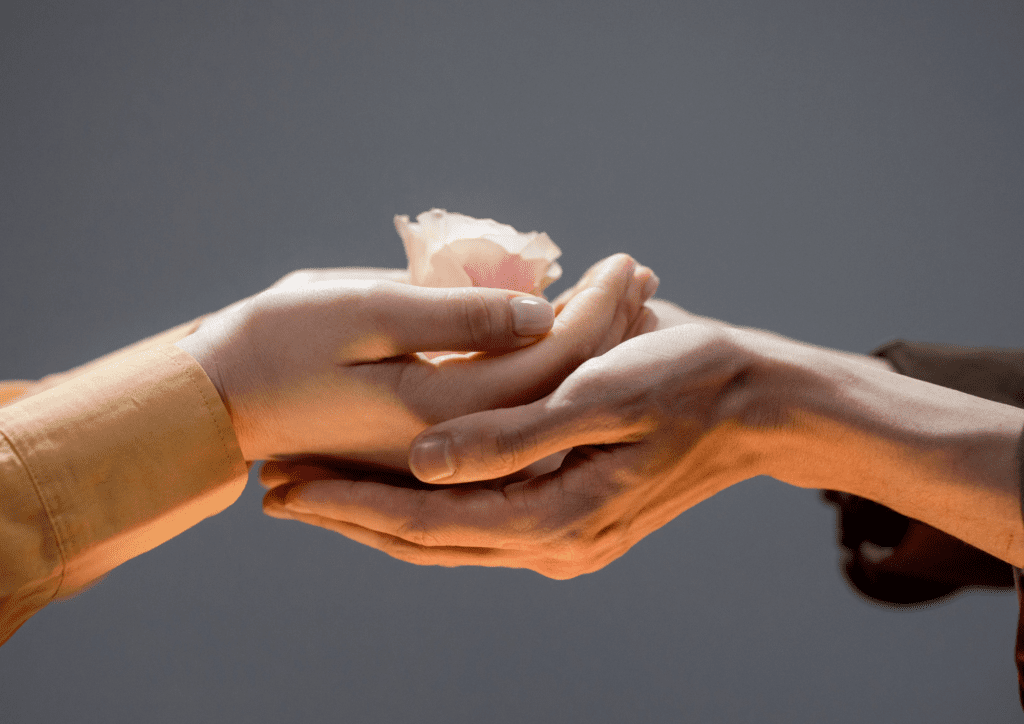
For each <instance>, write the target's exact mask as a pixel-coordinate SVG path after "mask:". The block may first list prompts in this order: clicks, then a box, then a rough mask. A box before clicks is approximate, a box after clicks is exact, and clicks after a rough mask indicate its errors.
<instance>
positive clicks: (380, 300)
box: [178, 254, 653, 469]
mask: <svg viewBox="0 0 1024 724" xmlns="http://www.w3.org/2000/svg"><path fill="white" fill-rule="evenodd" d="M336 273H337V272H336V271H335V272H332V271H330V270H324V271H318V272H313V273H311V272H303V274H306V275H307V276H308V277H309V278H301V277H294V276H292V275H289V276H290V277H292V278H291V279H289V277H285V278H284V279H282V280H281V281H280V282H279V283H278V284H276V285H275V286H273V287H271V288H270V289H268V290H265V291H264V292H261V293H259V294H257V295H255V296H253V297H250V298H248V299H246V300H243V301H242V302H239V303H237V304H233V305H231V306H229V307H227V308H225V309H224V310H222V311H221V312H219V313H217V314H215V315H212V316H211V317H210V318H208V319H207V320H205V321H204V323H203V325H202V326H201V327H200V328H199V329H198V330H197V331H196V332H195V333H194V334H192V335H190V336H189V337H186V338H185V339H184V340H182V341H180V342H179V343H178V346H180V347H182V348H183V349H185V350H186V351H187V352H189V353H190V354H192V355H193V356H194V357H195V358H196V359H197V360H198V361H199V363H200V364H201V365H202V366H203V368H204V370H206V372H207V374H208V375H209V376H210V379H211V380H212V381H213V383H214V385H215V386H216V387H217V389H218V391H219V392H220V394H221V397H222V399H223V400H224V402H225V406H226V407H227V409H228V411H229V414H230V415H231V420H232V424H233V426H234V428H235V431H236V434H237V435H238V440H239V444H240V446H241V448H242V452H243V455H244V456H245V458H246V460H259V459H269V458H282V459H287V458H291V457H295V456H303V455H310V454H318V455H327V456H334V457H339V458H345V459H348V460H352V461H361V462H364V463H370V464H375V465H381V466H385V467H393V468H397V469H405V468H406V459H407V453H406V451H407V449H408V446H409V444H410V443H411V441H412V439H413V438H414V437H415V436H416V434H417V433H418V432H419V431H421V430H422V429H424V428H425V427H427V426H429V425H431V424H435V423H437V422H440V421H443V420H447V419H450V418H452V417H457V416H460V415H464V414H467V413H469V412H475V411H478V410H481V409H489V408H491V407H500V406H509V405H517V404H522V403H524V402H526V401H531V400H534V399H537V398H538V397H541V396H543V395H545V394H547V393H548V392H549V391H550V390H551V389H554V387H556V386H557V385H558V383H559V382H560V381H561V380H562V379H564V377H565V376H566V375H567V374H568V373H569V372H571V371H572V370H573V369H575V368H576V367H577V366H578V365H579V364H580V363H581V362H582V361H583V360H585V359H587V358H589V357H591V356H593V355H595V354H601V353H602V352H604V351H605V350H607V349H609V348H611V347H612V346H614V345H615V344H617V343H618V342H620V341H621V340H622V339H623V337H624V335H625V334H626V332H627V331H628V329H629V327H630V325H631V324H632V322H633V320H634V318H635V317H636V315H637V314H638V313H639V309H640V307H641V306H642V304H643V302H644V301H646V299H647V296H648V295H649V294H650V293H653V288H650V287H648V288H647V289H646V290H645V282H646V281H647V280H648V279H649V278H650V277H651V273H650V270H648V269H646V268H645V267H641V266H639V265H637V264H636V263H635V262H634V261H633V260H632V259H631V258H630V257H629V256H627V255H624V254H617V255H615V256H612V257H609V258H608V259H607V260H605V262H604V264H603V266H602V268H601V271H600V273H599V274H597V275H596V276H595V278H594V280H593V283H592V284H591V285H590V286H589V287H588V288H587V289H586V290H585V292H584V293H581V294H580V295H579V296H578V299H577V300H576V301H574V302H573V304H571V305H568V306H567V307H566V308H565V309H564V310H563V312H562V314H560V315H558V317H557V318H556V319H554V320H553V322H552V316H553V315H552V312H551V310H550V308H549V307H548V305H547V303H546V302H544V301H543V300H541V299H540V298H538V297H533V296H531V295H527V294H522V293H519V292H512V291H507V290H498V289H483V288H474V289H434V288H425V287H416V286H411V285H407V284H402V283H399V282H396V281H380V280H373V279H371V280H353V279H352V278H350V277H346V276H344V275H342V278H337V277H335V276H332V275H333V274H336ZM318 274H319V276H317V275H318ZM517 300H525V301H527V307H528V308H529V309H532V310H534V311H540V312H541V314H542V317H541V319H540V320H539V324H534V325H533V326H531V327H529V328H527V329H525V330H520V331H521V332H523V334H521V335H517V334H516V333H515V331H514V321H515V314H514V312H513V308H514V307H515V306H516V304H517V303H519V302H517ZM510 302H511V303H510ZM545 310H547V317H546V318H544V317H543V313H544V311H545ZM535 321H536V320H535ZM548 329H550V330H551V331H550V333H548V334H546V336H545V333H547V331H548ZM540 337H542V339H540V341H539V342H538V341H537V340H538V338H540ZM535 343H536V344H535ZM438 349H443V350H464V351H477V350H482V352H480V353H478V354H474V355H468V356H467V355H451V356H448V357H446V358H442V359H439V360H434V361H428V360H426V359H424V358H423V357H422V356H419V355H416V354H415V353H416V352H426V351H431V350H438ZM502 352H504V353H505V354H501V353H502Z"/></svg>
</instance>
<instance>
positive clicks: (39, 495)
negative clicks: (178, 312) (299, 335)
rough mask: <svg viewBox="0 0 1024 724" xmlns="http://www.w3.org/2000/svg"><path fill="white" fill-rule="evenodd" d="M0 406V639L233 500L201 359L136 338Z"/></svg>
mask: <svg viewBox="0 0 1024 724" xmlns="http://www.w3.org/2000/svg"><path fill="white" fill-rule="evenodd" d="M78 372H79V373H78V374H77V375H76V376H74V377H71V378H70V379H66V380H65V381H63V382H62V383H61V384H59V385H57V386H55V387H52V388H50V389H46V390H44V391H42V392H38V393H37V394H33V395H32V396H30V397H25V398H23V399H21V400H19V401H18V402H16V403H14V404H11V405H8V406H7V407H4V408H2V409H0V500H2V501H3V506H2V507H0V642H2V641H4V640H6V638H8V637H9V636H10V634H11V633H13V631H14V629H16V628H17V627H18V626H19V625H20V624H21V622H23V621H24V619H26V618H28V616H30V615H31V614H32V613H34V612H35V611H36V610H38V609H39V608H41V607H42V606H43V605H45V604H46V603H47V602H48V601H49V600H51V599H52V598H55V597H62V596H67V595H71V594H73V593H75V592H76V591H78V590H80V589H81V588H83V587H84V586H86V585H88V584H89V583H90V582H91V581H93V580H95V579H97V578H99V577H101V576H102V575H104V574H105V573H107V572H108V571H110V570H111V569H112V568H114V567H115V566H117V565H120V564H121V563H123V562H125V561H127V560H128V559H130V558H133V557H134V556H138V555H140V554H142V553H144V552H146V551H148V550H150V549H152V548H154V547H156V546H157V545H159V544H161V543H163V542H165V541H167V540H169V539H170V538H172V537H174V536H176V535H178V534H179V533H181V532H182V531H184V530H186V529H187V528H190V527H191V526H193V525H195V524H196V523H198V522H200V521H201V520H203V519H205V518H207V517H209V516H212V515H215V514H217V513H219V512H220V511H222V510H224V509H225V508H226V507H227V506H229V505H230V504H231V503H233V502H234V501H235V500H236V499H237V498H238V497H239V495H241V492H242V489H243V488H244V487H245V482H246V479H247V476H248V468H249V467H250V466H249V465H247V464H246V462H245V460H244V459H243V457H242V452H241V450H240V448H239V446H238V441H237V439H236V438H235V434H234V429H233V428H232V426H231V420H230V417H229V416H228V412H227V410H226V409H225V407H224V404H223V402H222V401H221V399H220V396H219V395H218V393H217V390H216V388H215V387H214V385H213V383H212V382H211V381H210V379H209V378H208V377H207V375H206V373H205V372H204V371H203V369H202V367H201V366H200V365H199V364H198V363H197V362H196V361H195V360H194V359H193V358H192V356H191V355H189V354H188V353H186V352H185V351H183V350H181V349H179V348H177V347H175V346H174V345H173V344H172V343H169V341H168V342H165V341H161V342H160V343H156V344H150V345H146V348H145V349H142V350H141V351H133V352H129V353H128V354H122V355H119V356H118V357H117V358H116V359H114V360H113V361H108V362H107V363H106V364H103V362H102V361H101V360H97V361H96V362H95V363H91V364H90V365H89V366H88V369H87V370H81V369H80V370H78Z"/></svg>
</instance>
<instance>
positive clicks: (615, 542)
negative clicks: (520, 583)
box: [261, 301, 762, 578]
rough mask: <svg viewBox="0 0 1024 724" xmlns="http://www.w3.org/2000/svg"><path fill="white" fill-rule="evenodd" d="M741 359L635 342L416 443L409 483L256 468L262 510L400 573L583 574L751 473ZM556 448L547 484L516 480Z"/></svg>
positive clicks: (730, 336) (696, 333)
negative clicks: (393, 561) (403, 569)
mask: <svg viewBox="0 0 1024 724" xmlns="http://www.w3.org/2000/svg"><path fill="white" fill-rule="evenodd" d="M569 304H570V305H571V304H572V301H570V302H569ZM568 308H569V306H568V305H567V306H566V309H568ZM748 359H749V355H748V354H747V353H746V352H745V351H744V348H743V346H742V345H740V344H738V343H737V341H736V339H735V334H734V333H733V331H732V330H731V329H730V328H728V327H727V326H726V325H723V324H703V323H684V324H681V325H676V326H672V327H671V328H668V329H664V330H661V331H655V332H651V333H649V334H645V335H642V336H639V337H635V338H633V339H630V340H627V341H625V342H623V343H622V344H620V345H618V346H617V347H615V348H614V349H612V350H610V351H609V352H607V353H606V354H604V355H603V356H601V357H597V358H593V359H590V360H588V361H586V362H584V363H583V364H581V365H580V366H579V367H578V368H577V369H576V370H575V371H574V372H573V373H572V374H570V375H569V376H568V377H567V378H566V379H565V381H564V382H562V384H561V385H560V386H559V387H558V388H557V389H556V390H555V391H554V392H553V393H551V394H550V395H548V396H547V397H545V398H543V399H541V400H538V401H536V402H533V403H531V404H528V405H525V406H520V407H515V408H511V409H499V410H491V411H484V412H479V413H475V414H471V415H468V416H466V417H462V418H460V419H455V420H450V421H448V422H445V423H442V424H439V425H436V426H434V427H432V428H430V429H429V430H427V431H425V432H424V433H422V434H421V435H420V436H419V437H418V438H417V440H416V441H415V446H414V447H413V449H412V452H411V457H410V461H411V468H412V470H413V471H414V472H415V474H416V475H417V476H418V478H419V479H420V480H416V479H412V478H410V477H409V476H404V477H403V476H394V475H390V476H382V475H380V474H377V473H367V472H360V471H356V470H352V469H342V468H338V467H336V466H332V465H329V464H323V463H322V462H320V463H318V462H317V461H302V462H296V463H268V464H267V465H265V466H264V468H263V470H262V472H261V477H262V480H263V482H264V484H266V485H268V486H271V487H273V488H274V489H273V490H271V492H270V493H268V494H267V496H266V497H265V499H264V509H265V510H266V512H267V513H268V514H270V515H273V516H275V517H288V518H294V519H296V520H300V521H303V522H306V523H311V524H313V525H318V526H321V527H324V528H328V529H330V530H334V531H336V532H338V533H341V534H342V535H344V536H347V537H349V538H352V539H354V540H356V541H359V542H361V543H364V544H367V545H370V546H372V547H374V548H377V549H379V550H382V551H384V552H385V553H388V554H389V555H391V556H394V557H396V558H399V559H402V560H405V561H409V562H412V563H418V564H425V565H426V564H434V565H443V566H456V565H482V566H505V567H512V568H530V569H532V570H535V571H537V572H539V573H542V574H544V575H546V576H549V577H552V578H569V577H572V576H576V575H580V574H582V573H588V572H591V571H594V570H597V569H599V568H601V567H603V566H605V565H607V564H608V563H609V562H610V561H612V560H614V559H615V558H618V557H619V556H621V555H622V554H623V553H625V552H626V551H627V550H628V549H629V548H630V547H631V546H633V545H634V544H635V543H636V542H637V541H639V540H640V539H641V538H643V537H644V536H646V535H647V534H648V533H650V532H652V531H654V530H656V529H657V528H659V527H661V526H663V525H665V524H666V523H667V522H669V521H670V520H672V519H673V518H675V517H676V516H677V515H679V514H680V513H682V512H683V511H684V510H686V509H688V508H690V507H691V506H693V505H695V504H697V503H699V502H700V501H702V500H704V499H706V498H708V497H710V496H711V495H714V494H715V493H716V492H718V491H720V490H722V489H723V488H725V487H727V486H728V485H731V484H733V483H736V482H739V481H741V480H745V479H747V478H749V477H753V476H754V475H757V474H759V473H760V472H761V467H760V466H761V461H760V460H759V454H760V450H761V449H762V448H761V447H760V441H759V440H758V439H755V438H756V433H754V432H750V429H751V428H749V427H748V426H746V425H744V424H741V423H740V422H739V419H740V418H741V417H742V415H743V414H745V411H746V410H747V409H748V406H747V403H746V401H744V400H743V399H741V398H742V395H743V390H744V385H743V384H742V383H743V379H744V377H745V375H747V374H749V372H748V367H747V360H748ZM566 448H573V449H572V451H571V452H570V453H569V454H568V455H567V456H566V457H565V459H564V461H563V462H562V464H561V467H560V468H559V469H558V470H556V471H554V472H550V473H547V474H544V475H540V476H537V477H531V478H528V479H525V480H523V479H519V477H521V476H517V475H516V472H517V471H520V470H522V469H523V468H524V467H526V466H528V465H529V464H531V463H533V462H535V461H537V460H540V459H541V458H544V457H545V456H548V455H550V454H552V453H554V452H557V451H559V450H564V449H566ZM422 481H430V482H422Z"/></svg>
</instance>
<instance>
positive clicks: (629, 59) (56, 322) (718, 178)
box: [0, 0, 1024, 723]
mask: <svg viewBox="0 0 1024 724" xmlns="http://www.w3.org/2000/svg"><path fill="white" fill-rule="evenodd" d="M1022 128H1024V6H1022V5H1021V3H1019V2H1017V1H1016V0H1014V1H1012V2H1011V1H997V0H993V1H991V2H945V1H943V0H927V1H921V2H892V0H885V1H880V2H869V1H862V2H857V3H847V2H820V1H819V0H805V1H799V0H786V1H784V2H783V1H779V0H776V1H775V2H770V3H765V2H756V1H754V0H751V1H749V2H739V1H722V2H710V1H706V2H678V1H676V2H630V3H625V2H623V3H618V4H613V3H608V2H572V3H567V2H552V1H548V2H528V1H521V2H516V3H512V2H501V3H478V2H450V1H446V2H431V3H424V2H420V3H416V2H381V1H375V2H360V3H353V2H334V3H329V2H232V3H226V2H215V1H213V2H210V1H208V2H193V3H183V2H175V3H170V2H163V3H145V2H139V3H134V2H122V3H111V2H80V3H54V2H41V1H39V0H33V1H32V2H5V3H3V7H2V10H0V169H2V173H0V184H2V187H0V244H2V255H0V274H2V284H0V303H2V305H3V308H4V310H5V313H4V314H3V315H2V319H0V338H2V339H3V340H4V352H3V354H2V355H0V378H16V377H28V378H36V377H40V376H42V375H44V374H47V373H50V372H55V371H60V370H64V369H67V368H69V367H71V366H74V365H77V364H80V363H83V362H86V361H88V360H90V359H93V358H95V357H97V356H99V355H101V354H103V353H106V352H108V351H111V350H113V349H116V348H118V347H121V346H123V345H125V344H128V343H131V342H133V341H135V340H137V339H140V338H142V337H144V336H148V335H150V334H152V333H155V332H158V331H160V330H162V329H166V328H168V327H171V326H173V325H175V324H178V323H180V322H183V321H186V320H188V319H191V318H193V317H195V316H197V315H200V314H203V313H206V312H210V311H213V310H216V309H218V308H220V307H222V306H225V305H227V304H229V303H231V302H233V301H235V300H237V299H239V298H241V297H243V296H247V295H249V294H252V293H255V292H257V291H259V290H260V289H262V288H264V287H266V286H268V285H269V284H271V283H272V282H274V281H275V280H276V279H277V278H279V277H280V276H282V275H284V274H285V273H287V272H289V271H291V270H293V269H298V268H302V267H326V266H346V265H378V266H404V264H405V258H404V254H403V252H402V246H401V243H400V240H399V238H398V236H397V235H396V234H395V232H394V229H393V228H392V223H391V218H392V216H393V215H394V214H396V213H406V214H410V215H415V214H417V213H419V212H421V211H425V210H427V209H429V208H431V207H432V206H438V207H442V208H448V209H449V210H452V211H459V212H463V213H467V214H471V215H474V216H480V217H492V218H495V219H497V220H499V221H503V222H506V223H511V224H513V225H515V226H517V227H518V228H519V229H521V230H524V231H528V230H532V229H536V230H543V231H547V232H548V233H549V234H550V235H551V237H552V238H553V239H554V240H555V242H556V243H557V244H559V245H560V246H561V248H562V249H563V251H564V257H563V259H562V262H563V266H564V268H565V272H566V274H565V280H566V281H565V282H562V283H559V284H557V285H556V286H554V287H553V288H552V289H551V291H552V292H555V293H557V292H558V291H560V290H561V289H563V288H565V286H566V283H568V282H569V281H571V280H575V279H576V278H577V277H578V276H579V274H580V273H582V272H583V270H584V269H585V268H586V267H587V266H589V265H590V264H591V263H593V262H594V261H596V260H598V259H599V258H601V257H604V256H606V255H608V254H610V253H613V252H616V251H627V252H630V253H632V254H633V255H634V256H635V257H636V258H638V259H639V260H641V261H642V262H644V263H646V264H648V265H650V266H651V267H653V268H654V269H655V270H656V271H657V272H658V274H659V275H660V276H661V279H662V287H661V292H660V294H659V296H663V297H665V298H667V299H670V300H673V301H675V302H678V303H680V304H682V305H684V306H687V307H689V308H690V309H692V310H694V311H697V312H699V313H702V314H707V315H712V316H716V317H720V318H723V319H727V320H730V321H733V322H737V323H742V324H746V325H753V326H759V327H764V328H768V329H772V330H775V331H778V332H781V333H783V334H787V335H789V336H792V337H796V338H798V339H802V340H805V341H808V342H813V343H816V344H821V345H827V346H832V347H838V348H841V349H846V350H852V351H867V350H869V349H871V348H872V347H874V346H875V345H877V344H880V343H882V342H885V341H887V340H889V339H891V338H893V337H896V336H902V337H905V338H909V339H917V340H925V341H955V342H960V343H963V344H968V345H994V346H1007V347H1012V346H1021V344H1022V324H1021V309H1022V308H1024V285H1022V283H1021V270H1022V267H1024V264H1022V262H1024V241H1022V236H1021V228H1022V225H1024V161H1022V159H1024V154H1022V151H1024V140H1022V139H1024V137H1022V133H1021V131H1022ZM260 496H261V490H260V488H259V486H258V485H256V484H255V482H254V481H251V482H250V485H249V487H248V488H247V490H246V492H245V494H244V495H243V497H242V499H241V500H240V501H239V502H238V503H237V504H236V505H235V506H233V507H232V508H230V509H229V510H228V511H226V512H225V513H223V514H222V515H220V516H218V517H216V518H214V519H211V520H208V521H206V522H204V523H203V524H201V525H199V526H198V527H196V528H193V529H192V530H190V531H188V532H187V533H185V534H184V535H182V536H180V537H179V538H176V539H175V540H173V541H171V542H169V543H168V544H166V545H164V546H162V547H161V548H159V549H157V550H155V551H153V552H152V553H149V554H146V555H145V556H142V557H141V558H139V559H136V560H134V561H131V562H129V563H128V564H126V565H124V566H122V567H121V568H120V569H118V570H117V571H115V572H114V573H113V574H112V575H111V576H110V577H109V578H108V579H107V580H106V581H104V582H103V583H101V584H100V585H99V586H97V587H96V588H94V589H92V590H90V591H87V592H86V593H84V594H83V595H81V596H79V597H78V598H76V599H74V600H72V601H70V602H67V603H62V604H57V605H53V606H51V607H50V608H48V609H47V610H45V611H43V612H42V613H40V614H38V615H37V616H36V617H34V618H33V619H32V620H30V621H29V622H28V623H27V624H26V625H25V626H24V627H23V629H22V630H21V631H20V632H19V633H18V634H16V635H15V636H14V638H13V639H12V640H11V641H10V642H9V643H7V644H6V645H5V646H4V647H3V648H2V649H0V718H3V719H4V720H5V721H11V722H15V721H19V722H20V721H76V722H86V721H103V722H109V721H147V722H185V721H245V722H257V721H267V722H277V721H308V722H314V721H354V722H399V721H415V722H523V721H536V722H569V721H573V722H575V721H581V722H582V721H586V722H625V721H653V722H665V721H697V722H705V721H706V722H794V723H795V722H864V721H872V722H906V721H921V722H925V721H927V722H933V723H934V722H968V721H969V722H1002V721H1016V720H1018V719H1019V718H1020V714H1021V712H1020V704H1019V703H1018V701H1017V691H1016V682H1015V670H1014V665H1013V636H1014V630H1015V626H1016V615H1017V607H1016V600H1015V598H1014V596H1013V595H1012V594H994V593H987V594H986V593H973V594H970V595H967V596H961V597H960V598H958V599H955V600H953V601H952V602H948V603H944V604H942V605H938V606H933V607H930V608H926V609H922V610H916V611H910V612H908V611H899V612H896V611H891V610H887V609H885V608H882V607H877V606H873V605H871V604H869V603H867V602H865V601H862V600H860V599H859V598H857V597H856V596H855V595H854V594H853V593H852V592H851V590H850V589H849V588H848V586H847V585H846V583H845V582H844V581H843V579H842V577H841V576H840V574H839V571H838V568H837V558H838V553H837V550H836V547H835V526H834V515H833V513H832V511H831V509H829V508H827V507H826V506H824V505H823V504H822V503H820V502H819V500H818V498H817V496H816V495H815V494H814V493H813V492H808V491H801V490H796V489H791V488H789V487H788V486H786V485H784V484H782V483H779V482H776V481H773V480H770V479H756V480H752V481H748V482H746V483H744V484H741V485H738V486H736V487H734V488H732V489H730V490H728V491H726V492H725V493H723V494H721V495H719V496H717V497H716V498H714V499H712V500H709V501H707V502H706V503H704V504H702V505H701V506H699V507H698V508H696V509H694V510H692V511H690V512H688V513H687V514H686V515H685V516H683V517H681V518H680V519H678V520H676V521H675V522H673V523H672V524H671V525H669V526H667V527H666V528H664V529H662V530H660V531H658V532H657V533H655V534H653V535H651V536H650V537H649V538H647V539H645V540H644V541H643V542H641V543H640V544H639V545H638V546H636V547H635V548H634V549H633V551H632V552H631V553H630V554H629V555H627V556H626V557H624V558H622V559H620V560H619V561H617V562H615V563H613V564H612V565H611V566H609V567H608V568H606V569H604V570H602V571H600V572H598V573H595V574H592V575H589V576H584V577H582V578H579V579H575V580H572V581H566V582H556V581H550V580H547V579H544V578H542V577H541V576H539V575H537V574H534V573H531V572H526V571H504V570H488V569H474V568H465V569H455V570H447V569H435V568H417V567H414V566H410V565H407V564H404V563H400V562H398V561H394V560H392V559H390V558H387V557H386V556H384V555H383V554H380V553H378V552H376V551H374V550H370V549H367V548H363V547H360V546H359V545H357V544H355V543H352V542H349V541H348V540H346V539H343V538H341V537H339V536H336V535H334V534H331V533H328V532H326V531H323V530H320V529H315V528H309V527H305V526H302V525H300V524H297V523H292V522H282V521H276V520H272V519H269V518H265V517H263V516H262V515H261V513H260V506H259V503H260Z"/></svg>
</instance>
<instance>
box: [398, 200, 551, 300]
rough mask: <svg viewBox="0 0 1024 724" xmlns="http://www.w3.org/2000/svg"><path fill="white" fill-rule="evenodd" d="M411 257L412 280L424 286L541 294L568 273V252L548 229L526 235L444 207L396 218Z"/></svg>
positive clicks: (399, 232) (407, 255)
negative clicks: (564, 261)
mask: <svg viewBox="0 0 1024 724" xmlns="http://www.w3.org/2000/svg"><path fill="white" fill-rule="evenodd" d="M395 229H396V230H397V231H398V235H399V236H401V237H402V243H403V244H404V245H405V255H406V257H408V259H409V277H410V279H409V280H410V282H411V283H412V284H416V285H419V286H422V287H471V286H472V287H492V288H496V289H513V290H515V291H518V292H527V293H529V294H535V295H538V296H540V295H541V292H543V291H544V288H545V287H547V286H548V285H549V284H551V282H553V281H555V280H556V279H558V278H559V277H560V276H562V267H560V266H559V265H558V263H557V262H556V261H555V259H557V258H558V257H559V256H561V255H562V251H561V249H559V248H558V247H557V246H555V243H554V242H553V241H551V239H550V238H549V237H548V235H547V234H545V233H538V232H536V231H531V232H530V233H529V234H524V233H521V232H519V231H516V230H515V229H514V228H512V227H511V226H509V225H508V224H499V223H498V222H497V221H494V220H493V219H474V218H473V217H472V216H464V215H463V214H453V213H449V212H447V211H445V210H444V209H431V210H430V211H425V212H423V213H422V214H420V215H419V216H417V217H416V222H415V223H410V222H409V217H408V216H395Z"/></svg>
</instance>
